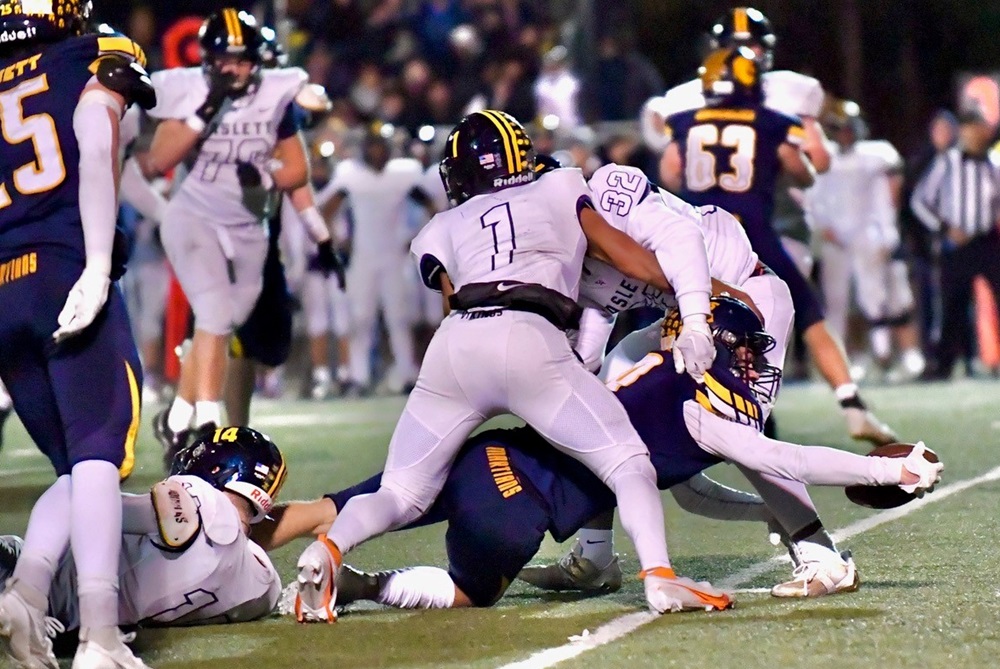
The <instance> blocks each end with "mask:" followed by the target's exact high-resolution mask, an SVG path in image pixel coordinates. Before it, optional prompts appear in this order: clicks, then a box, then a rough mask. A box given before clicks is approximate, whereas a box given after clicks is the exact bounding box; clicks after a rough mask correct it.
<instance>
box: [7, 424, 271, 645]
mask: <svg viewBox="0 0 1000 669" xmlns="http://www.w3.org/2000/svg"><path fill="white" fill-rule="evenodd" d="M285 476H286V468H285V460H284V457H283V456H282V454H281V451H280V450H278V448H277V446H275V445H274V443H273V442H272V441H271V440H270V439H268V438H267V437H266V436H264V435H262V434H260V433H259V432H257V431H255V430H251V429H249V428H245V427H241V428H237V427H227V428H220V429H218V430H217V431H216V432H215V433H214V434H207V435H205V436H204V437H203V438H201V439H200V440H198V441H197V442H195V443H193V444H192V445H191V446H190V447H188V448H187V449H186V450H184V451H182V452H181V453H180V454H179V456H178V458H177V460H176V462H175V465H174V467H173V471H172V472H171V475H170V477H168V478H167V479H166V480H164V481H161V482H160V483H157V484H156V485H154V486H153V488H152V490H151V492H150V493H147V494H144V495H130V494H123V495H122V500H121V506H122V514H123V523H122V532H123V534H122V537H121V556H120V561H121V565H122V569H121V573H122V579H121V589H120V590H119V592H118V602H119V604H118V606H119V610H120V611H122V612H123V614H124V615H123V616H122V619H121V621H120V622H121V624H123V625H141V626H143V627H159V626H189V625H210V624H218V623H236V622H246V621H249V620H256V619H258V618H262V617H264V616H266V615H268V614H269V613H271V611H273V610H274V607H275V605H276V604H277V602H278V597H279V595H280V593H281V579H280V578H279V576H278V572H277V571H276V570H275V568H274V566H273V565H272V564H271V560H270V559H269V558H268V557H267V553H266V552H265V551H264V549H263V548H261V547H260V546H258V545H257V544H255V543H254V542H253V541H251V540H250V538H249V534H250V527H251V525H253V524H256V523H257V522H259V521H260V520H262V519H263V518H264V516H265V515H266V514H267V513H268V512H269V511H270V509H271V506H272V504H273V503H274V500H275V499H276V498H277V495H278V491H279V490H280V489H281V486H282V484H283V483H284V480H285ZM20 544H21V540H20V539H19V538H18V537H14V536H6V537H0V553H2V552H4V551H5V552H6V553H7V554H8V560H10V561H11V562H14V563H16V561H17V557H18V553H19V552H20ZM12 566H13V565H4V560H0V586H2V584H3V583H4V582H5V581H6V580H7V578H8V577H9V576H10V573H9V569H10V568H11V567H12ZM5 567H6V568H5ZM76 590H77V582H76V577H75V569H74V564H73V559H72V556H71V555H69V554H67V555H66V556H64V558H63V559H62V560H61V561H60V563H59V569H58V571H57V572H56V578H55V582H54V587H53V592H52V601H51V604H50V606H49V612H48V613H49V615H50V616H51V617H53V618H55V619H56V620H58V621H59V622H60V623H61V624H62V626H63V627H64V628H65V629H67V630H72V629H75V628H77V627H79V611H78V609H77V607H76V604H75V599H76V596H75V593H76Z"/></svg>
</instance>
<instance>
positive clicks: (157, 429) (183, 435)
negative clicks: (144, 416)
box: [153, 408, 191, 472]
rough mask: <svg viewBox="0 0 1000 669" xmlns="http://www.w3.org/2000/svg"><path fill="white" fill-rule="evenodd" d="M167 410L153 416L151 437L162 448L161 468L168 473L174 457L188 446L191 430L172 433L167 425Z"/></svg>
mask: <svg viewBox="0 0 1000 669" xmlns="http://www.w3.org/2000/svg"><path fill="white" fill-rule="evenodd" d="M169 411H170V409H169V408H167V409H164V410H163V411H161V412H160V413H158V414H156V415H155V416H153V435H154V436H155V437H156V440H157V441H159V442H160V445H161V446H162V447H163V468H164V469H165V470H166V471H167V472H169V471H170V468H171V466H172V465H173V463H174V457H175V456H176V455H177V454H178V453H179V452H180V451H181V450H182V449H183V448H184V447H186V446H187V445H188V440H189V438H190V436H191V430H181V431H180V432H174V431H173V430H171V429H170V425H168V424H167V413H168V412H169Z"/></svg>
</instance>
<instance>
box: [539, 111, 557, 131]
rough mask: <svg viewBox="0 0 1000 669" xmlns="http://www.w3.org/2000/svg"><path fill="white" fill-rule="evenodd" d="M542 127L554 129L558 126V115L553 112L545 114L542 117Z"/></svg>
mask: <svg viewBox="0 0 1000 669" xmlns="http://www.w3.org/2000/svg"><path fill="white" fill-rule="evenodd" d="M542 127H543V128H545V129H546V130H555V129H556V128H558V127H559V117H558V116H556V115H555V114H546V115H545V117H544V118H542Z"/></svg>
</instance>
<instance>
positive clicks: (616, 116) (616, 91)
mask: <svg viewBox="0 0 1000 669" xmlns="http://www.w3.org/2000/svg"><path fill="white" fill-rule="evenodd" d="M597 53H598V60H597V74H596V79H595V81H594V86H593V93H594V97H595V100H594V105H595V109H596V111H597V117H598V118H599V119H600V120H602V121H621V120H629V121H631V120H633V119H636V118H638V117H639V112H640V110H641V109H642V106H643V104H644V103H645V102H646V100H648V99H649V98H650V97H652V96H654V95H658V94H660V93H662V92H663V90H664V88H665V86H664V84H663V78H662V77H661V76H660V73H659V72H657V71H656V68H655V67H654V66H653V64H652V63H651V62H649V59H648V58H646V57H645V56H643V55H642V54H641V53H639V51H638V50H637V49H636V46H635V35H634V34H633V33H632V32H631V31H630V30H628V29H619V30H618V31H617V32H615V33H613V34H610V35H605V36H604V37H602V38H600V40H599V41H598V44H597Z"/></svg>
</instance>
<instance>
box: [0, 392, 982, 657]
mask: <svg viewBox="0 0 1000 669" xmlns="http://www.w3.org/2000/svg"><path fill="white" fill-rule="evenodd" d="M866 396H867V397H868V398H869V399H868V401H869V402H871V403H872V404H873V405H874V406H875V407H876V408H877V409H878V410H879V413H880V415H882V416H883V417H884V418H885V419H886V420H888V421H889V422H891V423H892V424H893V425H894V426H895V427H896V428H897V429H898V430H899V431H900V433H901V435H902V437H903V438H904V439H906V440H910V441H913V440H916V439H920V438H922V439H924V440H925V441H926V442H927V444H928V445H929V446H930V447H931V448H934V449H935V450H937V452H938V453H939V455H941V457H942V460H943V461H944V462H945V463H946V470H945V478H944V481H943V482H942V485H941V486H939V488H938V491H937V492H935V493H932V494H930V495H928V496H927V498H925V499H926V500H927V501H929V502H930V503H929V504H927V505H925V506H923V507H922V508H919V509H916V510H914V511H913V512H912V513H908V514H906V515H904V516H903V517H900V518H898V519H895V520H889V521H888V522H885V523H883V524H880V525H878V526H876V527H873V528H871V529H868V528H867V526H865V525H858V524H855V523H857V522H858V521H860V520H862V519H864V518H866V517H872V516H875V515H876V512H873V511H870V510H866V509H862V508H860V507H856V506H853V505H851V504H850V503H849V502H848V501H847V500H846V498H845V497H844V495H843V493H842V491H840V490H838V489H816V490H815V498H816V502H817V505H818V506H819V509H820V512H821V513H822V515H823V519H824V522H825V524H826V526H827V527H828V528H830V529H831V530H833V529H841V528H848V533H849V534H851V535H852V536H851V537H850V538H849V539H847V540H845V541H842V542H841V548H850V549H852V550H853V552H854V557H855V560H856V562H857V564H858V568H859V570H860V572H861V577H862V583H863V585H862V589H861V590H860V591H858V592H856V593H853V594H847V595H840V596H836V597H829V598H825V599H819V600H813V601H804V602H789V601H780V600H776V599H772V598H771V597H770V596H769V595H768V594H766V593H765V592H763V591H761V589H762V588H765V587H769V586H770V585H771V584H773V583H774V582H777V581H778V580H779V579H780V580H785V578H786V576H787V574H788V573H789V570H790V567H789V565H788V564H787V563H779V562H771V563H767V564H763V565H762V564H761V563H762V562H764V561H767V560H768V559H770V558H773V557H775V556H777V555H778V553H779V551H778V550H777V549H775V548H773V547H772V546H771V545H770V544H769V543H768V542H767V540H766V530H765V528H764V527H763V526H756V525H751V524H746V523H721V522H713V521H707V520H703V519H700V518H695V517H693V516H689V515H687V514H684V513H683V512H681V511H679V510H678V509H677V508H676V506H675V505H674V504H673V502H672V501H670V502H668V503H667V523H668V539H669V542H670V549H671V555H672V557H673V558H674V563H675V567H676V569H677V571H678V572H679V573H682V574H684V575H687V576H691V577H695V578H698V579H709V580H711V581H713V582H714V583H717V584H719V583H725V584H728V585H731V586H734V587H737V588H739V589H740V591H739V594H738V595H737V607H736V608H735V609H734V610H732V611H727V612H723V613H715V614H704V613H686V614H675V615H669V616H663V617H661V618H658V619H655V620H653V621H651V622H649V623H648V624H644V625H642V626H641V627H638V628H637V629H635V630H634V631H631V632H630V633H628V634H625V635H624V636H621V637H620V638H617V639H615V640H612V641H610V642H608V643H606V644H604V645H598V644H596V643H594V639H604V638H605V637H604V635H605V633H606V632H607V630H609V629H610V630H611V631H614V630H619V629H620V628H621V627H622V626H623V625H625V624H627V623H628V622H630V621H634V620H635V619H636V617H635V616H633V617H631V618H627V619H625V620H624V621H622V620H619V619H620V618H621V617H622V616H625V615H627V614H631V613H634V612H636V611H641V610H642V609H643V606H644V605H643V599H642V589H641V585H640V583H639V581H638V580H637V579H636V578H634V577H631V578H627V580H626V585H625V587H624V588H623V589H622V591H621V592H619V593H617V594H615V595H613V596H609V597H604V598H597V599H577V598H574V597H568V596H551V595H549V596H546V595H544V594H541V593H538V592H537V591H533V590H532V589H531V588H530V587H528V586H520V585H517V584H515V585H514V586H513V587H512V588H511V590H510V592H509V593H508V595H507V596H506V597H505V598H504V599H503V600H501V602H500V603H499V604H498V605H497V606H496V607H494V608H492V609H489V610H464V611H462V610H458V611H434V612H410V611H394V610H388V609H379V608H365V609H364V610H359V611H355V612H351V613H349V614H346V615H343V616H342V617H341V619H340V622H339V623H338V624H336V625H333V626H325V625H324V626H320V625H313V626H298V625H296V624H295V623H294V622H293V621H292V619H290V618H279V617H274V618H271V619H269V620H265V621H261V622H257V623H252V624H246V625H240V626H218V627H208V628H201V629H178V630H155V631H144V632H140V635H139V640H138V641H137V643H136V646H135V647H136V648H137V649H138V650H139V651H140V652H141V654H142V656H143V658H144V659H145V660H146V662H147V663H148V664H150V666H152V667H155V668H156V669H182V668H183V669H194V668H205V669H208V668H209V667H211V668H213V669H215V668H218V667H268V668H272V669H279V668H284V667H294V668H295V669H309V668H312V667H323V668H325V669H326V668H331V667H340V668H351V669H353V668H361V667H392V668H402V667H406V668H416V667H456V668H458V667H463V668H464V667H484V668H485V667H499V666H502V665H505V664H508V663H513V662H519V661H524V660H528V659H529V658H530V657H531V656H532V655H533V654H534V653H536V652H539V651H543V650H545V649H550V648H554V647H560V646H564V645H566V644H570V641H569V637H571V636H575V635H582V634H583V633H584V630H588V631H589V633H595V631H596V630H598V628H599V627H600V626H601V625H604V624H606V623H612V625H611V627H610V628H606V629H605V630H604V631H601V632H599V633H595V634H592V635H591V636H590V637H589V638H588V640H585V641H583V642H577V643H576V644H575V645H573V646H571V647H570V648H569V650H570V651H575V650H581V649H588V650H586V652H585V654H583V655H582V656H581V657H580V658H578V659H571V660H568V661H566V662H564V663H563V664H561V665H560V666H579V665H580V663H581V662H584V663H586V664H587V666H591V667H605V668H608V669H611V668H615V667H628V668H629V669H638V668H639V667H694V666H704V667H740V668H741V669H757V668H765V667H766V668H768V669H773V668H774V667H810V668H811V669H822V668H825V667H830V668H831V669H833V668H836V669H850V668H851V667H864V668H865V669H870V667H872V666H873V665H874V666H880V667H884V668H885V669H890V668H902V667H914V668H916V667H949V668H951V667H963V668H969V669H973V668H979V667H993V666H996V663H997V659H996V658H997V657H998V656H1000V626H998V624H997V621H998V620H1000V580H998V579H997V575H998V574H1000V546H998V540H997V537H998V535H1000V532H998V530H1000V482H998V481H997V480H994V479H995V478H996V477H997V475H998V472H993V478H990V477H983V480H979V481H976V480H974V479H976V477H980V476H982V475H984V474H987V473H989V472H991V470H994V469H995V468H997V467H998V466H1000V439H998V435H1000V432H998V430H1000V411H998V408H1000V384H997V383H991V382H976V381H961V382H958V383H955V384H953V385H932V386H905V387H897V388H886V389H872V390H869V391H867V393H866ZM401 407H402V401H401V400H398V399H373V400H366V401H358V402H330V403H326V404H315V403H306V402H281V403H274V402H271V403H267V402H264V403H261V404H260V405H258V407H257V409H256V412H255V421H256V422H255V426H256V427H258V428H259V429H261V430H263V431H265V432H267V433H269V434H270V435H271V436H272V437H273V438H274V440H275V441H276V442H277V443H278V444H279V445H280V446H281V447H282V448H283V449H284V451H285V454H286V457H287V458H288V460H289V467H290V473H289V478H288V482H287V484H286V485H285V488H284V490H283V491H282V499H285V500H289V499H293V498H299V499H303V498H311V497H314V496H317V495H319V494H322V493H324V492H329V491H332V490H336V489H338V488H340V487H341V486H343V485H346V484H352V483H356V482H358V481H360V480H361V479H362V478H364V477H367V476H368V475H370V474H371V473H373V472H375V471H377V470H378V469H379V468H380V467H381V465H382V463H383V461H384V458H385V449H386V443H387V442H388V439H389V435H390V434H391V432H392V428H393V425H394V422H395V419H396V417H397V415H398V413H399V411H400V409H401ZM152 414H153V411H152V410H151V407H147V410H146V412H145V414H144V417H143V423H144V425H143V431H142V435H141V439H140V451H139V467H138V468H137V471H136V473H135V475H134V476H133V477H132V478H131V480H130V481H129V482H128V484H127V488H128V489H129V490H131V491H141V490H144V489H148V487H149V486H150V485H151V484H152V483H153V482H154V481H156V480H157V479H158V478H159V477H160V475H161V472H160V469H159V461H160V456H159V449H158V447H157V445H156V444H155V442H154V441H153V438H152V435H151V433H150V430H149V425H148V423H149V418H150V417H151V416H152ZM777 415H778V419H779V425H780V429H781V431H782V436H783V437H784V438H786V439H791V440H794V441H799V442H803V443H822V444H826V445H832V446H841V447H845V448H848V449H852V450H857V451H862V450H865V449H864V448H863V447H862V446H858V445H855V444H852V443H851V442H850V441H849V440H848V439H847V437H846V436H845V435H844V429H843V423H842V419H841V417H840V414H839V412H838V411H837V410H836V408H835V404H834V402H833V400H832V397H831V394H830V393H829V391H828V390H826V389H825V388H820V387H819V386H801V385H800V386H789V387H787V388H786V389H785V390H784V391H783V395H782V401H781V406H780V408H779V410H778V414H777ZM998 471H1000V470H998ZM712 474H713V476H716V477H718V478H719V479H720V480H723V481H726V482H728V483H736V484H738V483H739V477H738V475H737V474H736V473H735V471H734V470H733V469H732V468H729V467H720V468H717V469H715V470H713V471H712ZM50 479H51V473H50V471H49V469H48V467H47V464H46V461H45V460H44V458H42V457H41V456H40V455H38V454H37V452H36V451H35V450H34V447H33V446H32V445H31V443H30V441H29V440H28V439H27V436H26V435H25V433H24V431H23V430H22V429H21V426H20V425H19V424H17V423H16V421H12V422H11V424H10V425H9V426H8V428H7V442H6V445H5V447H4V450H3V452H2V454H0V498H2V499H3V502H4V503H3V504H2V505H0V533H18V534H23V531H24V528H25V525H26V523H27V518H28V513H29V511H30V509H31V505H32V503H33V502H34V500H35V499H36V498H37V497H38V496H39V495H40V494H41V492H42V490H43V489H44V487H45V485H46V484H47V483H48V482H49V481H50ZM960 481H970V483H971V485H968V486H967V487H964V488H963V489H960V490H958V491H955V490H952V489H951V488H949V486H950V485H952V484H955V483H957V482H960ZM952 492H953V493H954V494H950V493H952ZM936 496H938V497H940V500H937V499H935V497H936ZM905 508H906V507H904V509H905ZM880 518H882V519H884V518H883V517H880ZM443 533H444V532H443V526H438V527H432V528H424V529H421V530H416V531H412V532H407V533H402V534H396V535H392V536H389V537H384V538H382V539H379V540H377V541H374V542H372V543H370V544H368V545H366V546H363V547H361V548H360V549H358V550H357V551H355V552H354V553H352V554H351V556H350V562H351V563H352V564H355V565H356V566H359V567H362V568H375V567H378V568H389V567H402V566H406V565H412V564H420V563H422V564H433V565H441V566H444V564H445V558H444V547H443ZM617 537H618V542H619V550H620V551H621V552H623V553H624V556H625V557H624V568H625V570H626V572H627V573H631V574H634V573H635V572H636V571H638V565H637V563H636V561H635V559H634V555H633V551H632V547H631V545H630V544H629V543H628V541H627V539H626V538H625V537H624V534H623V533H622V532H620V531H619V532H618V533H617ZM303 546H304V542H298V543H296V544H293V545H291V546H288V547H286V548H285V549H283V550H281V551H278V552H276V553H275V554H274V560H275V565H276V566H277V568H278V570H279V572H280V573H281V574H282V576H283V577H284V578H286V579H290V578H292V576H293V573H294V569H293V568H294V564H295V561H296V559H297V557H298V554H299V552H300V551H301V549H302V548H303ZM565 548H566V546H559V545H557V544H554V543H546V544H545V545H544V546H543V550H542V553H541V554H540V555H539V556H538V560H540V561H541V560H550V559H553V558H555V557H557V556H558V555H560V554H561V553H562V551H563V550H565ZM748 568H749V569H748ZM744 570H746V571H744ZM741 572H742V574H743V576H741ZM744 576H748V577H744ZM581 644H582V645H581ZM587 644H590V645H593V646H594V647H593V649H589V648H590V646H588V645H587ZM563 650H566V649H563ZM0 662H2V660H0ZM63 666H65V667H68V666H69V662H68V661H67V662H65V663H64V665H63ZM524 666H525V667H528V666H532V667H543V666H551V661H550V660H547V659H545V658H544V657H537V658H534V659H533V660H532V661H531V662H530V663H525V665H524Z"/></svg>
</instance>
